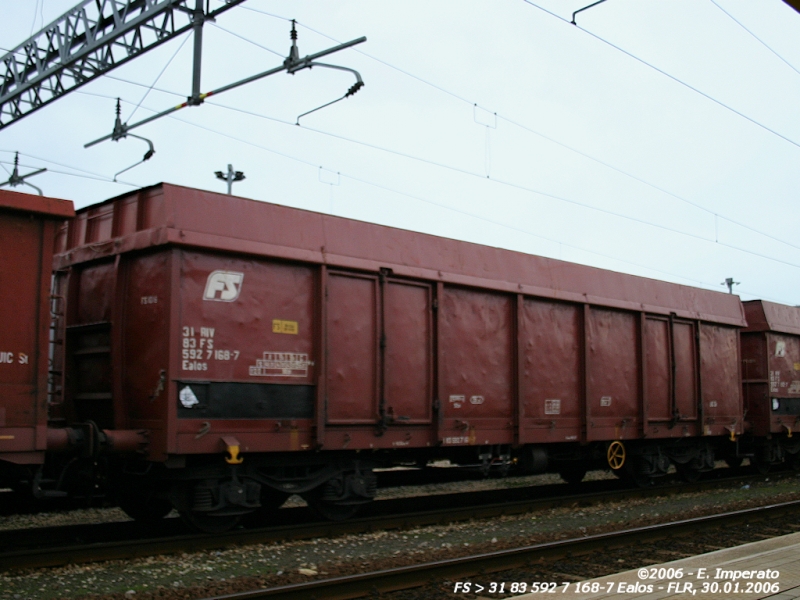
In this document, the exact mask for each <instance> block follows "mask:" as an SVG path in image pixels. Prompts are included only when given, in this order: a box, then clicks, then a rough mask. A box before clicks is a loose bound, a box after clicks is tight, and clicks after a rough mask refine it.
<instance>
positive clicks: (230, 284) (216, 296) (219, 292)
mask: <svg viewBox="0 0 800 600" xmlns="http://www.w3.org/2000/svg"><path fill="white" fill-rule="evenodd" d="M243 279H244V273H237V272H236V271H212V272H211V274H210V275H209V276H208V280H207V281H206V291H205V292H204V293H203V300H212V301H214V302H233V301H234V300H236V299H237V298H238V297H239V292H240V291H241V290H242V280H243Z"/></svg>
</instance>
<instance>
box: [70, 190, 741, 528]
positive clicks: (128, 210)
mask: <svg viewBox="0 0 800 600" xmlns="http://www.w3.org/2000/svg"><path fill="white" fill-rule="evenodd" d="M62 243H63V246H62V248H61V254H60V255H59V256H58V257H57V265H58V267H59V268H60V269H63V270H64V271H63V281H62V284H63V285H64V289H67V290H69V303H68V304H69V313H68V317H67V321H68V332H67V344H66V352H67V361H68V364H70V365H71V368H73V369H74V370H75V372H76V373H78V375H77V376H76V377H74V378H73V380H72V382H71V384H70V385H68V387H67V390H66V392H67V396H66V400H67V402H68V403H70V404H71V405H72V406H73V407H74V411H75V414H76V415H77V416H78V417H79V418H80V419H81V420H87V419H91V420H92V421H95V422H97V423H98V425H99V426H100V427H104V428H111V427H114V428H123V429H131V428H133V429H146V430H148V431H149V447H148V450H147V461H148V462H147V463H146V464H144V463H143V464H141V465H136V466H133V465H128V466H126V467H125V469H124V470H125V471H126V472H129V473H142V475H141V477H140V479H139V480H138V483H136V485H133V486H131V487H132V489H134V490H137V492H136V493H139V492H140V491H141V490H148V492H147V494H148V498H150V499H152V498H160V499H161V500H164V499H168V500H169V502H171V503H172V504H174V505H175V506H177V507H178V508H179V509H180V510H181V511H182V512H183V513H184V514H185V515H188V517H189V519H190V520H193V521H194V522H196V523H200V524H201V525H204V526H210V525H211V524H213V523H224V522H228V523H230V522H233V520H235V518H236V517H237V515H239V514H241V513H244V512H247V511H251V510H254V509H258V512H261V513H264V512H265V511H267V510H268V507H270V506H275V505H279V504H280V503H281V502H282V501H283V500H284V499H285V498H286V496H287V495H288V494H290V493H300V494H302V495H304V496H305V497H306V498H307V499H308V500H309V502H310V503H311V504H312V506H316V507H317V508H318V509H320V510H321V511H322V512H326V513H327V514H330V515H332V516H336V515H342V514H345V513H347V512H349V511H350V510H351V507H352V506H354V505H357V504H358V503H360V502H364V501H367V500H368V499H369V498H370V497H371V495H372V494H373V492H374V477H373V476H372V474H371V469H372V468H373V467H374V466H378V465H388V464H396V463H398V462H425V461H426V460H428V459H430V458H433V457H446V458H450V459H451V460H453V461H457V462H460V463H472V464H474V463H481V462H482V463H483V464H485V465H487V466H488V465H489V464H492V463H494V464H500V465H505V466H508V465H509V464H510V463H511V462H518V463H519V465H520V466H521V467H523V468H526V469H528V470H529V471H544V470H551V471H557V472H561V473H562V474H563V475H564V476H565V478H568V479H580V477H582V476H583V473H584V472H585V470H586V469H587V468H594V467H597V466H600V467H605V466H606V465H610V466H611V467H613V468H615V469H616V470H617V471H618V472H620V473H628V474H631V475H633V476H634V477H636V478H637V479H639V480H640V481H649V479H650V478H651V477H653V476H657V475H661V474H663V473H665V472H666V470H667V468H668V467H669V466H670V464H671V462H672V463H675V464H677V465H678V466H679V467H680V468H681V469H682V470H683V471H684V472H686V473H688V474H693V473H699V472H700V471H703V470H707V469H709V468H711V466H712V464H713V460H714V454H715V453H716V454H717V455H720V454H725V453H728V452H732V451H735V450H733V448H734V447H735V444H731V443H730V442H729V441H728V439H729V438H730V439H733V437H734V436H735V435H736V434H738V433H741V432H742V401H741V388H740V386H739V383H738V382H739V366H740V359H739V342H738V331H739V328H741V327H743V326H744V325H745V321H744V316H743V312H742V308H741V304H740V303H739V301H738V298H736V297H734V296H730V295H727V294H721V293H717V292H710V291H706V290H700V289H695V288H690V287H685V286H680V285H674V284H670V283H664V282H660V281H655V280H649V279H643V278H639V277H633V276H630V275H623V274H620V273H614V272H609V271H603V270H600V269H594V268H590V267H585V266H581V265H575V264H570V263H565V262H561V261H557V260H551V259H547V258H541V257H536V256H529V255H525V254H521V253H518V252H511V251H507V250H501V249H497V248H488V247H484V246H479V245H476V244H470V243H465V242H458V241H454V240H449V239H443V238H438V237H434V236H430V235H424V234H419V233H413V232H409V231H403V230H399V229H393V228H389V227H383V226H379V225H373V224H369V223H363V222H359V221H353V220H350V219H344V218H339V217H333V216H328V215H323V214H317V213H312V212H308V211H303V210H297V209H294V208H288V207H285V206H278V205H273V204H267V203H263V202H255V201H252V200H245V199H242V198H235V197H230V196H224V195H221V194H215V193H211V192H204V191H200V190H193V189H187V188H182V187H177V186H173V185H168V184H162V185H157V186H154V187H150V188H147V189H143V190H141V191H139V192H135V193H132V194H127V195H124V196H120V197H118V198H115V199H112V200H109V201H107V202H104V203H101V204H98V205H95V206H92V207H88V208H86V209H83V210H81V211H79V212H78V215H77V218H76V219H75V220H74V221H73V222H72V223H71V224H70V226H69V230H68V232H67V235H66V237H65V238H64V239H63V240H62ZM149 502H150V501H149V500H146V499H144V498H143V497H141V496H139V497H137V498H136V499H135V500H130V499H129V501H128V503H127V504H128V509H129V510H131V511H133V512H138V514H144V515H147V514H151V513H152V514H153V515H155V514H157V513H159V512H161V511H160V510H156V508H153V509H152V511H151V510H149V508H148V506H150V504H149ZM132 504H136V505H138V509H139V510H138V511H137V510H136V507H132V506H131V505H132ZM159 506H160V508H162V509H164V510H166V504H165V503H163V504H160V505H159ZM259 507H260V508H259Z"/></svg>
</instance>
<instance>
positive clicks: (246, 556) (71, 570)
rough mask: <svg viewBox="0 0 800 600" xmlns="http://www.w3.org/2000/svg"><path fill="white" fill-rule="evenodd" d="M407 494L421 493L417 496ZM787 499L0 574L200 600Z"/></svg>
mask: <svg viewBox="0 0 800 600" xmlns="http://www.w3.org/2000/svg"><path fill="white" fill-rule="evenodd" d="M500 481H504V482H505V483H503V484H498V483H497V480H495V481H494V482H487V485H494V486H495V487H497V486H498V485H509V486H512V485H522V484H521V483H520V482H518V481H516V480H511V479H509V480H500ZM476 484H483V482H474V481H473V482H463V483H460V484H447V485H446V486H445V485H441V486H436V488H437V489H436V490H435V491H439V493H453V491H454V487H456V488H457V487H458V486H465V489H470V490H474V489H476V488H475V486H476ZM525 485H529V484H525ZM425 487H426V488H427V487H429V486H425ZM404 490H405V493H414V494H417V493H419V490H407V489H406V488H404ZM445 490H446V491H445ZM391 493H394V494H401V493H404V492H403V491H397V490H392V491H391ZM793 499H800V477H799V476H789V477H783V478H779V479H776V478H775V477H772V478H770V477H764V478H762V479H761V480H760V481H759V482H758V483H753V484H750V485H747V486H742V485H741V484H739V485H737V486H733V487H727V488H718V489H714V490H712V491H706V492H702V493H686V494H679V495H675V496H668V497H656V498H647V499H631V500H626V501H623V502H613V503H608V504H601V505H596V506H580V503H579V502H577V501H576V502H575V503H574V504H573V505H572V506H569V507H561V508H555V509H549V510H545V511H539V512H533V513H529V514H525V515H515V516H507V517H501V518H495V519H487V520H480V521H471V522H468V523H457V524H452V525H444V526H431V527H424V528H418V529H411V530H405V531H390V532H376V533H370V534H362V535H350V536H343V537H339V538H334V539H317V540H304V541H292V542H283V543H275V544H264V545H253V546H246V547H239V548H232V549H226V550H218V551H208V552H200V553H194V554H182V555H179V556H178V555H172V556H159V557H151V558H142V559H135V560H129V561H109V562H106V563H95V564H89V565H73V566H68V567H62V568H52V569H37V570H32V571H26V572H21V573H5V574H0V600H22V599H24V600H28V599H40V598H41V599H42V600H49V599H55V598H65V599H66V598H70V599H74V598H95V599H102V600H111V599H114V600H120V599H123V598H136V599H143V600H151V599H156V598H158V599H165V600H166V599H170V600H177V599H189V598H192V599H194V598H204V597H208V596H213V595H219V594H222V593H231V592H234V591H243V590H248V589H255V588H258V587H265V586H273V585H279V584H284V583H291V582H297V581H304V580H307V579H309V578H317V577H329V576H335V575H344V574H348V573H354V572H364V571H371V570H376V569H381V568H387V567H392V566H400V565H406V564H415V563H419V562H425V561H429V560H437V559H442V558H447V557H452V556H460V555H466V554H475V553H479V552H485V551H490V550H494V549H500V548H510V547H516V546H522V545H527V544H534V543H539V542H544V541H549V540H554V539H560V538H570V537H576V536H580V535H590V534H592V533H600V532H602V531H610V530H614V529H621V528H627V527H635V526H641V525H646V524H652V523H658V522H669V521H675V520H679V519H684V518H688V517H694V516H700V515H704V514H713V513H716V512H723V511H725V510H734V509H740V508H746V507H753V506H761V505H766V504H773V503H776V502H783V501H788V500H793ZM104 510H112V509H104ZM8 518H9V519H11V518H12V517H8ZM624 568H626V565H624V564H622V565H620V569H624Z"/></svg>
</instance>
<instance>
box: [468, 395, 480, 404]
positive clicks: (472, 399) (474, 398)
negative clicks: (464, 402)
mask: <svg viewBox="0 0 800 600" xmlns="http://www.w3.org/2000/svg"><path fill="white" fill-rule="evenodd" d="M469 403H470V404H483V396H470V397H469Z"/></svg>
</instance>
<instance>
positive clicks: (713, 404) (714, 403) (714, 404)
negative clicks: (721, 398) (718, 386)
mask: <svg viewBox="0 0 800 600" xmlns="http://www.w3.org/2000/svg"><path fill="white" fill-rule="evenodd" d="M708 406H709V408H717V401H716V400H712V401H711V402H709V403H708Z"/></svg>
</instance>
